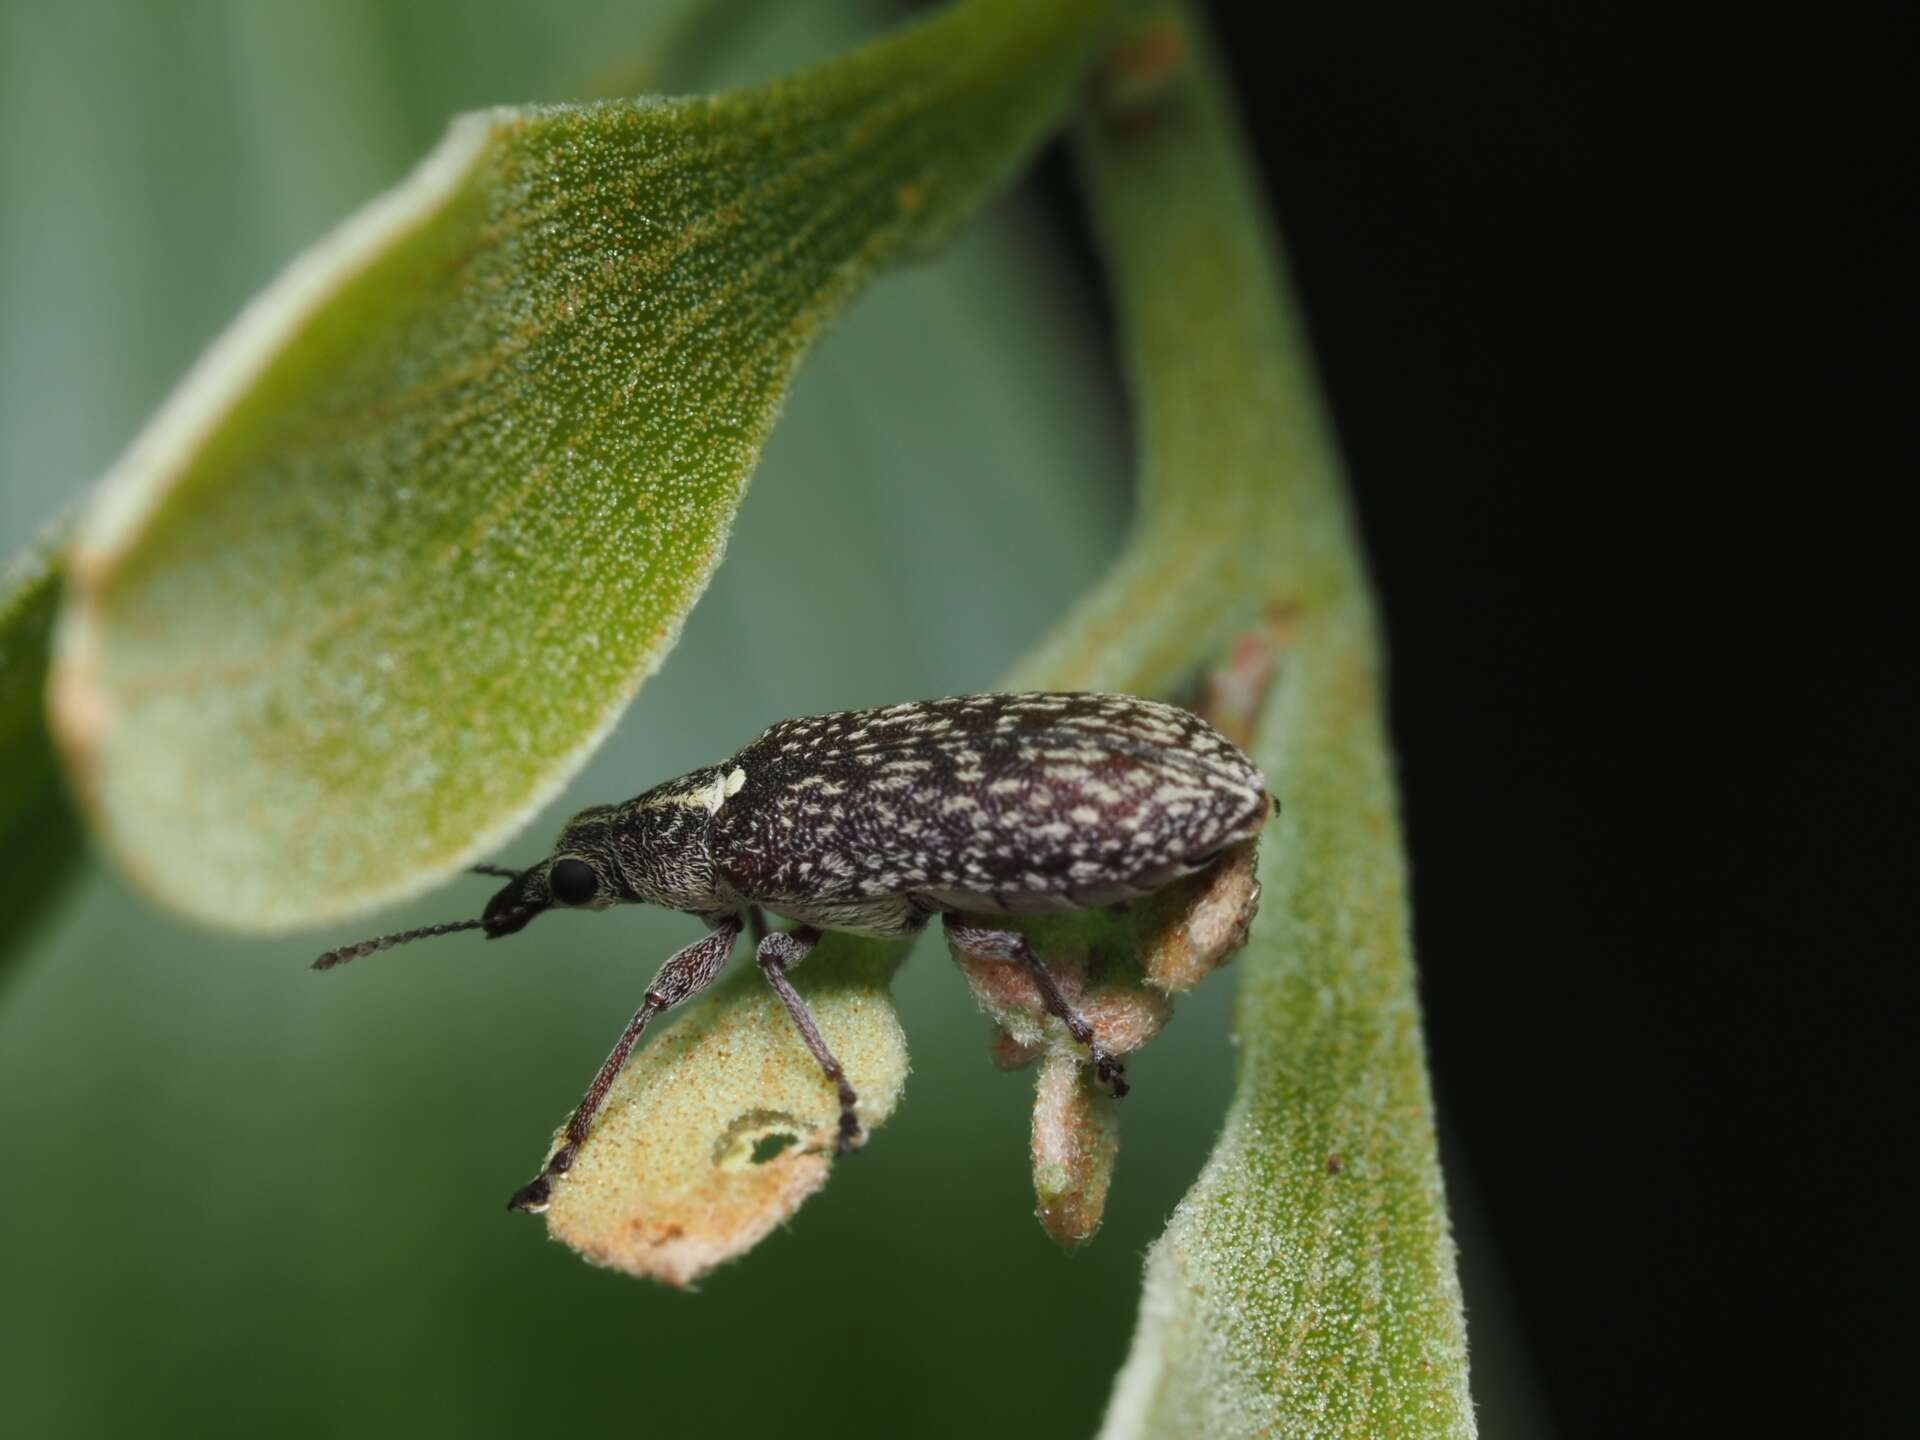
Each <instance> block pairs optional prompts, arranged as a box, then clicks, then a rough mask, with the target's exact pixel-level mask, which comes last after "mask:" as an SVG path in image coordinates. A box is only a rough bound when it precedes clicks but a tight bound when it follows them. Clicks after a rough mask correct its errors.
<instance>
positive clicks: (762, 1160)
mask: <svg viewBox="0 0 1920 1440" xmlns="http://www.w3.org/2000/svg"><path fill="white" fill-rule="evenodd" d="M906 952H907V947H906V946H904V945H901V944H898V943H896V942H889V941H877V940H855V939H853V938H852V937H850V936H840V937H837V939H836V942H835V948H834V951H833V953H832V955H831V956H830V957H817V956H816V957H811V958H813V959H820V958H827V959H828V961H829V963H827V964H823V965H815V964H812V963H809V964H807V965H805V966H803V967H802V968H801V969H800V970H798V971H797V972H796V973H795V975H794V985H795V988H796V989H798V990H799V992H800V994H801V997H802V998H803V999H804V1000H805V1001H806V1002H807V1008H808V1009H809V1010H811V1011H812V1012H813V1018H814V1022H815V1023H816V1024H817V1025H818V1026H819V1027H820V1033H821V1035H822V1036H824V1037H825V1039H826V1042H827V1048H828V1049H830V1050H831V1051H832V1052H833V1054H834V1058H835V1059H837V1060H839V1062H840V1064H841V1065H842V1066H843V1067H844V1068H845V1071H846V1076H847V1079H848V1080H849V1081H851V1082H852V1084H853V1088H854V1090H855V1092H856V1093H857V1094H858V1095H859V1097H860V1103H859V1115H860V1124H861V1127H862V1129H861V1140H860V1142H859V1143H860V1144H862V1145H864V1144H865V1143H866V1142H867V1140H868V1139H870V1138H871V1136H872V1134H873V1131H874V1129H875V1128H876V1127H878V1126H879V1125H881V1124H883V1123H884V1122H885V1121H886V1119H887V1117H888V1116H890V1115H891V1114H892V1113H893V1111H894V1108H895V1107H896V1106H897V1105H898V1104H899V1103H900V1092H901V1089H902V1088H903V1087H904V1085H905V1084H906V1079H907V1042H906V1036H905V1034H904V1033H902V1031H901V1029H900V1020H899V1017H898V1015H896V1014H895V1012H894V1008H893V1002H892V1000H891V999H890V998H889V997H888V994H887V987H888V985H889V984H890V983H891V981H892V979H893V973H894V971H895V970H897V969H898V968H899V966H900V962H901V961H902V960H904V959H905V958H906ZM839 1122H840V1102H839V1100H838V1098H837V1097H836V1095H835V1093H834V1088H833V1086H832V1084H831V1083H830V1082H828V1080H827V1078H826V1077H825V1076H824V1075H823V1074H822V1073H821V1070H820V1062H819V1061H817V1060H815V1059H814V1058H813V1055H812V1053H811V1052H810V1051H808V1050H807V1048H806V1047H805V1046H804V1045H802V1044H800V1043H799V1041H798V1037H797V1035H796V1033H795V1031H794V1028H793V1021H792V1019H791V1018H790V1017H789V1016H788V1014H787V1011H786V1007H785V1006H784V1005H783V1004H782V1003H781V1000H780V998H779V996H777V995H776V994H775V993H774V992H773V989H772V987H771V986H769V985H768V984H767V983H766V980H765V977H763V976H762V975H761V974H760V972H759V970H758V969H757V968H756V967H754V966H752V965H745V966H741V967H739V968H737V969H736V970H735V971H734V973H733V974H731V975H729V976H728V977H727V978H726V979H725V980H723V981H722V982H721V983H720V985H719V987H718V993H716V994H715V995H714V996H713V997H712V999H711V1000H710V1001H709V1002H708V1003H705V1004H702V1005H701V1006H700V1007H699V1008H697V1009H695V1010H693V1011H691V1012H689V1013H688V1014H686V1015H684V1016H683V1017H681V1019H680V1020H679V1021H678V1022H676V1023H675V1024H674V1025H673V1026H672V1027H671V1028H670V1029H668V1030H667V1032H666V1033H665V1034H663V1035H661V1036H659V1037H658V1038H657V1039H655V1040H654V1041H653V1042H652V1043H651V1044H649V1045H646V1046H645V1047H643V1048H642V1049H640V1050H639V1051H637V1052H636V1053H635V1054H634V1056H633V1058H632V1059H631V1060H630V1061H628V1063H627V1066H626V1068H625V1069H624V1070H622V1071H621V1072H620V1077H619V1078H618V1079H617V1080H615V1081H614V1083H613V1088H612V1089H611V1090H609V1091H608V1092H607V1102H606V1108H605V1109H604V1110H603V1111H602V1112H601V1115H600V1118H599V1119H598V1120H597V1121H596V1122H595V1124H594V1127H593V1132H592V1134H591V1135H589V1136H588V1138H587V1141H586V1143H585V1144H584V1145H582V1146H581V1148H580V1153H579V1155H578V1156H577V1157H576V1158H575V1159H574V1162H573V1167H572V1169H571V1170H569V1171H568V1172H567V1176H566V1178H565V1179H564V1180H561V1181H559V1182H557V1183H556V1184H555V1185H554V1189H553V1203H552V1205H551V1207H550V1208H549V1209H548V1210H547V1229H548V1232H549V1233H550V1234H551V1235H552V1236H553V1237H554V1238H555V1239H556V1240H562V1241H565V1242H566V1243H567V1244H568V1245H571V1246H572V1247H573V1248H574V1249H575V1250H578V1251H579V1252H580V1253H581V1254H582V1255H583V1256H585V1257H586V1258H587V1259H588V1260H591V1261H592V1262H593V1263H594V1264H596V1265H604V1266H607V1267H608V1268H610V1269H615V1270H621V1271H624V1272H626V1273H627V1274H629V1275H638V1276H644V1277H647V1278H650V1279H655V1280H660V1281H663V1282H665V1283H666V1284H669V1285H688V1284H691V1283H692V1282H693V1281H695V1280H697V1279H699V1278H700V1277H701V1276H702V1275H704V1274H706V1273H707V1272H708V1271H709V1270H711V1269H712V1268H713V1267H714V1266H716V1265H718V1264H720V1263H722V1262H723V1261H726V1260H731V1259H733V1258H734V1257H736V1256H738V1255H741V1254H744V1253H745V1252H746V1251H748V1250H750V1249H752V1248H753V1247H754V1246H755V1245H757V1244H759V1243H760V1241H762V1240H764V1239H765V1238H766V1237H767V1236H768V1235H769V1234H771V1233H772V1232H773V1231H774V1230H775V1229H776V1228H777V1227H778V1226H780V1225H782V1224H784V1223H785V1222H786V1221H788V1220H789V1219H791V1218H792V1217H793V1214H794V1212H795V1211H797V1210H798V1209H799V1208H800V1206H801V1205H802V1204H803V1203H804V1202H805V1201H806V1200H807V1198H808V1197H809V1196H811V1195H812V1194H813V1193H814V1192H815V1191H817V1190H818V1189H819V1188H820V1187H821V1186H822V1185H824V1184H826V1183H827V1178H828V1176H829V1175H830V1174H831V1173H832V1170H833V1167H834V1165H835V1163H836V1154H835V1150H834V1145H835V1142H836V1140H837V1139H838V1138H839V1128H840V1127H839ZM563 1132H564V1127H563V1128H562V1131H561V1132H556V1143H557V1140H558V1135H559V1134H560V1133H563Z"/></svg>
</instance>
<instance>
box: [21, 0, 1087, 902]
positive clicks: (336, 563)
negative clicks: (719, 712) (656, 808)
mask: <svg viewBox="0 0 1920 1440" xmlns="http://www.w3.org/2000/svg"><path fill="white" fill-rule="evenodd" d="M1112 8H1114V6H1113V3H1112V0H1072V3H1067V4H1061V5H1052V6H1044V7H1041V6H1027V5H1023V4H1018V3H1010V0H973V3H970V4H968V5H964V6H961V7H958V8H956V9H953V10H951V11H948V12H946V13H944V14H942V15H941V16H938V17H936V18H935V19H933V20H931V21H929V22H926V23H924V24H921V25H919V26H917V27H915V28H913V29H911V30H908V31H906V32H903V33H902V34H900V35H899V36H897V37H895V38H892V39H890V40H888V41H886V42H883V43H881V44H878V45H875V46H872V47H869V48H868V49H866V50H864V51H861V52H858V53H856V54H855V55H853V56H850V57H848V58H846V59H844V60H841V61H836V62H833V63H831V64H829V65H826V66H823V67H821V68H819V69H817V70H814V71H812V72H808V73H807V74H804V75H802V76H800V77H797V78H795V79H792V80H788V81H784V82H780V83H776V84H774V85H771V86H769V87H765V88H763V89H759V90H755V91H750V92H743V93H739V94H734V95H726V96H721V97H717V98H709V99H693V100H676V101H662V100H653V101H639V102H618V103H609V104H598V105H582V106H567V107H545V108H537V109H524V110H493V111H488V112H483V113H479V114H474V115H469V116H466V117H463V118H462V119H460V120H458V121H456V122H455V123H454V125H453V126H452V128H451V129H450V131H449V133H448V135H447V138H446V139H445V141H444V142H443V143H442V145H441V146H440V148H439V149H438V150H437V151H436V152H435V153H434V154H432V155H431V156H429V157H428V159H427V160H426V161H424V162H423V163H422V164H421V166H420V167H419V169H418V170H417V171H416V172H415V173H414V175H413V176H411V177H410V178H409V179H408V180H407V181H405V182H404V183H403V184H402V185H400V186H399V187H397V188H396V189H395V190H394V191H392V192H390V193H389V194H387V195H386V196H384V197H382V198H381V199H380V200H378V201H376V202H374V203H373V204H372V205H371V206H369V207H368V208H367V209H366V210H364V211H363V212H361V213H360V214H359V215H357V216H355V217H354V218H353V219H352V220H350V221H348V222H347V223H346V224H345V225H344V226H342V227H341V229H340V230H339V231H337V232H336V233H335V234H334V235H333V236H331V237H330V238H328V239H327V240H325V241H323V242H322V243H321V244H320V245H319V246H317V247H316V248H315V249H314V250H313V251H311V252H309V253H308V254H307V255H305V256H303V257H302V258H301V259H300V260H298V261H296V262H295V263H294V265H293V266H292V267H290V269H289V270H288V271H287V272H286V273H285V274H284V275H283V276H282V277H281V278H280V280H278V281H277V282H275V284H274V285H272V286H271V287H270V288H269V289H268V290H267V291H265V292H263V293H262V294H261V295H260V296H259V297H258V298H257V299H256V300H255V301H254V302H253V303H252V305H250V306H249V307H248V309H247V310H246V311H245V312H243V314H242V315H241V316H240V318H239V319H238V320H237V321H236V322H235V324H234V325H233V327H232V328H231V329H230V330H229V331H228V332H227V334H226V335H224V336H223V337H221V339H220V340H219V341H218V342H216V343H215V345H214V346H213V347H212V348H211V349H210V350H209V352H208V353H207V355H206V356H205V357H204V358H203V359H202V361H201V362H200V364H199V365H198V366H197V367H196V368H195V370H194V371H193V372H192V373H191V374H190V375H189V376H188V377H187V379H186V380H185V381H184V382H183V383H182V385H181V387H180V388H179V390H178V391H177V392H176V393H175V394H174V396H173V397H172V398H171V399H170V400H169V401H168V402H167V404H166V405H165V406H164V407H163V409H162V410H161V412H160V413H159V414H158V415H157V416H156V417H155V418H154V420H153V421H152V423H151V424H150V426H149V427H148V429H147V430H146V431H145V432H144V433H143V434H142V435H141V436H140V438H139V439H138V440H136V442H135V443H134V445H133V446H132V448H131V449H130V450H129V452H128V453H127V455H126V456H125V457H124V458H123V460H122V461H121V462H120V464H119V465H118V466H117V467H116V469H115V471H114V472H113V473H112V474H111V475H110V476H109V477H108V479H107V481H106V482H105V484H104V485H103V486H102V488H101V491H100V493H99V494H98V496H97V498H96V500H95V502H94V504H93V505H92V507H91V508H90V510H89V511H88V512H87V513H86V514H85V515H84V516H83V518H82V522H81V525H80V529H79V532H78V535H77V537H76V544H75V548H74V550H73V553H72V556H71V560H70V564H69V570H68V575H69V588H70V594H69V597H68V602H67V608H66V612H65V616H64V620H63V625H62V631H61V636H60V644H59V649H58V656H57V661H56V671H55V675H54V681H53V693H54V700H55V718H56V730H57V732H58V736H59V739H60V741H61V742H62V745H63V748H64V750H65V752H66V755H67V759H68V764H69V769H70V773H71V775H72V777H73V779H74V781H75V788H76V789H77V791H78V793H79V794H80V796H81V797H82V799H83V801H84V802H85V804H86V805H87V807H88V809H89V810H90V812H91V814H92V817H93V819H94V821H95V823H96V825H97V828H98V829H99V831H100V833H101V834H102V836H103V838H104V840H105V842H106V844H107V847H108V848H109V850H110V851H111V852H112V853H113V854H114V855H115V857H116V858H117V859H118V860H119V861H120V862H121V863H122V864H123V865H124V867H125V868H126V869H127V870H128V872H129V873H130V874H131V875H132V876H133V877H134V878H135V879H136V880H137V882H138V883H139V884H140V885H141V886H142V887H143V888H144V889H146V890H147V891H148V892H149V893H150V894H151V895H153V896H154V897H155V898H157V899H159V900H161V901H162V902H164V903H166V904H168V905H170V906H172V907H174V908H176V909H178V910H180V911H182V912H184V913H186V914H188V915H190V916H193V917H195V918H198V919H200V920H202V921H205V922H208V923H213V924H219V925H225V926H230V927H234V928H238V929H248V930H269V929H279V928H286V927H292V926H297V925H305V924H312V923H316V922H319V921H323V920H332V919H336V918H338V917H340V916H343V915H345V914H348V913H351V912H357V911H361V910H365V909H369V908H372V907H374V906H376V905H378V904H382V903H385V902H389V901H393V900H396V899H399V898H402V897H405V896H408V895H411V894H414V893H418V892H420V891H422V890H424V889H425V888H427V887H428V886H429V885H431V884H432V883H433V882H434V881H436V880H437V879H439V878H440V877H442V876H444V875H445V874H447V873H449V872H450V871H452V870H453V869H455V868H457V867H458V866H460V865H462V864H464V863H467V862H469V861H471V860H473V859H475V858H477V857H479V856H481V855H483V854H485V853H487V852H489V851H490V850H492V849H494V848H495V847H496V846H497V845H498V844H499V843H500V842H501V841H502V840H503V839H505V838H506V837H507V836H508V835H509V834H511V833H512V832H513V831H514V830H515V829H517V828H518V826H519V825H521V824H522V823H523V822H524V820H525V819H526V818H527V817H528V816H529V815H530V814H531V812H532V811H533V810H534V809H535V808H537V807H538V805H539V804H540V803H541V802H542V801H544V800H545V799H547V798H548V797H550V796H551V795H552V794H553V793H554V792H555V791H556V790H557V788H558V787H559V786H560V784H561V783H562V782H563V781H564V780H565V779H566V778H567V777H568V776H569V775H571V774H572V773H573V772H574V771H575V770H576V769H577V768H578V766H579V765H580V763H581V762H582V761H583V760H584V758H585V756H586V755H587V754H588V753H589V751H590V750H591V749H592V748H593V746H594V745H595V744H596V742H597V741H598V740H599V739H600V738H601V737H602V736H603V735H604V734H605V733H606V731H607V730H608V729H609V728H610V726H611V725H612V724H613V722H614V721H615V719H616V718H617V717H618V715H619V713H620V711H621V710H622V708H623V707H624V706H625V704H626V703H627V702H628V701H629V700H630V699H631V698H632V696H633V694H634V692H635V690H636V688H637V687H638V686H639V684H640V683H641V681H642V680H643V679H644V678H645V677H646V676H647V675H648V674H650V673H651V672H652V671H653V670H654V669H655V668H656V667H657V666H658V665H659V663H660V662H661V660H662V659H663V657H664V656H665V655H666V653H667V651H668V650H669V649H670V648H671V647H672V645H673V643H674V641H675V639H676V637H677V635H678V633H679V628H680V625H681V622H682V620H683V619H684V617H685V615H686V613H687V611H688V610H689V609H690V608H691V606H692V605H693V603H694V601H695V600H696V599H697V598H698V596H699V594H700V592H701V590H702V588H703V587H704V586H705V584H706V582H707V579H708V577H709V576H710V575H711V573H712V571H713V568H714V566H715V565H716V564H717V563H718V561H719V558H720V555H721V552H722V549H723V547H724V545H725V542H726V536H727V532H728V528H729V524H730V521H731V518H732V516H733V514H734V511H735V509H736V507H737V506H738V504H739V503H740V500H741V497H742V494H743V492H744V489H745V486H746V483H747V479H748V476H749V474H750V473H751V471H752V469H753V466H754V463H755V461H756V460H757V458H758V456H759V453H760V448H761V445H762V443H763V442H764V440H765V438H766V435H767V432H768V430H769V428H770V427H771V425H772V423H773V420H774V418H775V415H776V414H777V412H778V410H779V407H780V403H781V400H782V397H783V395H784V393H785V391H786V388H787V386H788V383H789V381H790V380H791V377H792V375H793V373H794V370H795V367H796V366H797V364H798V363H799V360H800V358H801V356H802V355H803V354H804V352H805V351H806V349H807V348H808V346H809V344H810V343H811V342H812V341H813V339H814V338H815V337H816V336H817V335H818V334H819V332H820V330H821V328H822V326H823V325H824V324H826V323H827V321H828V320H829V319H830V318H831V317H832V316H833V315H834V314H835V313H836V312H837V311H838V310H839V309H840V308H841V307H842V306H844V305H845V304H846V303H847V301H848V300H849V299H851V298H852V296H853V295H854V294H855V293H856V292H857V291H858V290H859V289H860V288H861V286H862V285H863V284H864V283H865V282H866V281H867V280H868V279H870V278H871V277H872V276H873V275H874V274H875V273H877V272H878V271H879V270H880V269H882V268H883V267H884V266H885V265H887V264H888V263H889V262H892V261H894V260H897V259H900V258H902V257H904V256H908V255H911V254H913V253H915V252H919V251H923V250H925V249H926V248H927V247H929V246H931V245H933V244H935V243H937V242H938V241H939V240H940V238H941V237H942V236H943V235H944V234H945V233H947V231H948V230H949V229H950V228H951V227H952V226H953V225H954V224H955V223H956V222H957V221H959V220H960V219H961V218H963V217H964V216H965V215H966V214H967V213H968V212H969V211H970V210H971V209H972V208H973V207H974V206H975V205H977V204H978V203H979V202H980V200H981V199H982V198H984V197H985V196H986V195H988V194H989V193H991V192H992V190H993V189H994V188H995V187H996V186H997V185H998V184H999V183H1000V182H1002V181H1003V180H1004V179H1005V178H1006V177H1007V176H1008V174H1009V173H1010V172H1011V171H1012V170H1013V169H1014V168H1015V167H1016V166H1017V165H1018V163H1019V162H1020V161H1021V160H1023V159H1024V158H1025V157H1026V156H1027V155H1028V154H1029V153H1030V151H1031V150H1032V148H1033V147H1034V146H1035V145H1036V144H1037V143H1038V142H1039V140H1040V139H1042V138H1043V137H1044V136H1045V134H1046V133H1047V131H1048V129H1049V127H1050V126H1051V125H1052V124H1053V123H1054V122H1055V121H1056V120H1057V119H1058V117H1059V115H1060V114H1061V112H1062V110H1063V109H1064V108H1065V106H1066V105H1067V103H1068V102H1069V101H1070V100H1071V99H1072V97H1073V96H1074V94H1075V91H1076V82H1077V80H1078V78H1079V76H1080V73H1081V70H1082V67H1083V63H1084V60H1085V58H1086V56H1087V54H1088V53H1089V50H1090V48H1091V46H1092V44H1093V42H1094V40H1095V39H1096V38H1097V35H1098V32H1099V31H1100V29H1101V28H1102V25H1103V23H1104V21H1105V19H1106V17H1107V12H1108V11H1109V10H1111V9H1112ZM930 358H931V357H930ZM810 558H811V557H808V556H805V555H796V556H795V557H794V583H796V584H804V583H805V575H806V569H807V566H808V564H809V562H810Z"/></svg>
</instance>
